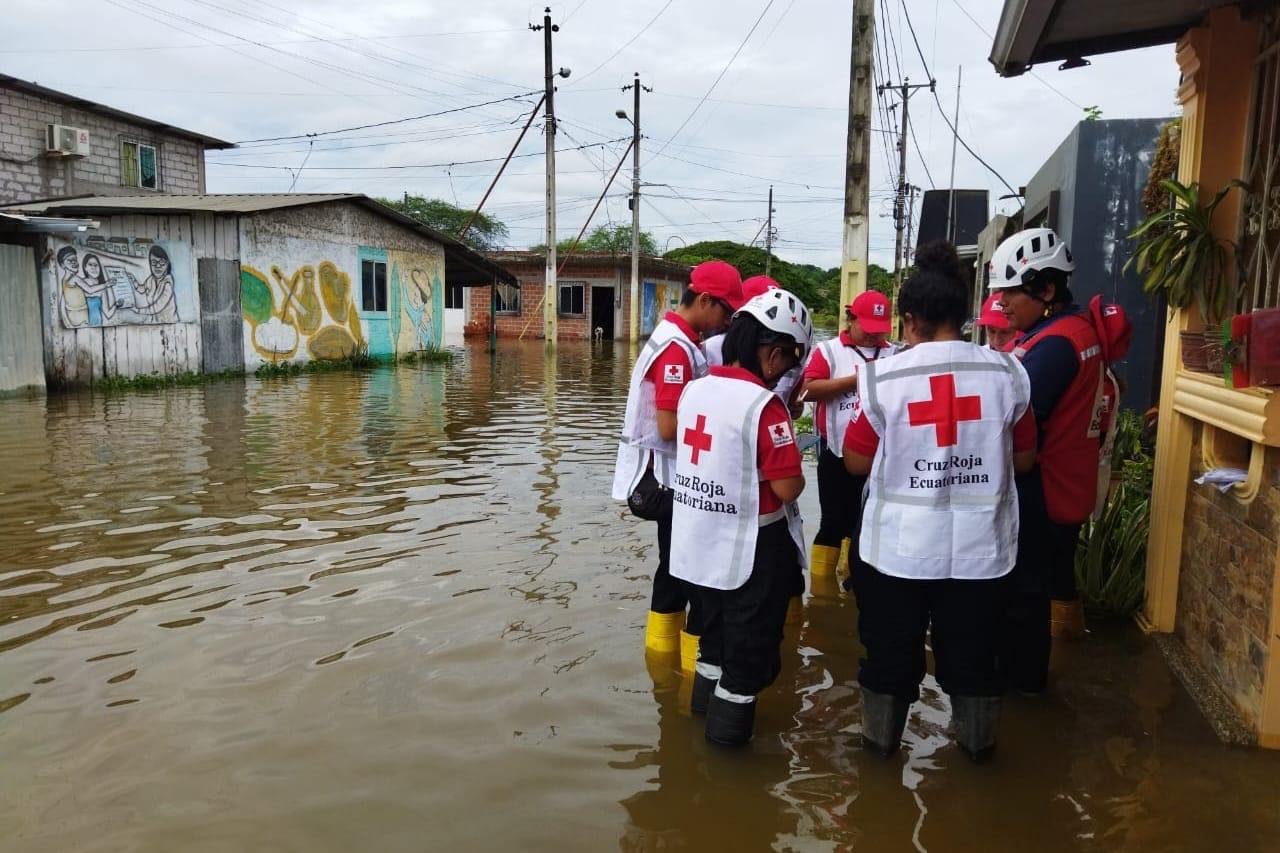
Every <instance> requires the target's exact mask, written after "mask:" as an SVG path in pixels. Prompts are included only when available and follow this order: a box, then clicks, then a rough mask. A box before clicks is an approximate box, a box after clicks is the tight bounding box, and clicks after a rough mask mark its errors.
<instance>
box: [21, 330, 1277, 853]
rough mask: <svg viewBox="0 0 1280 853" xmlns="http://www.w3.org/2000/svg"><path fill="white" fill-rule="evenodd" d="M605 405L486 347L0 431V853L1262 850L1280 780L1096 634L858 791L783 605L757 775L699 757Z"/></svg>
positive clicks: (571, 378) (825, 677)
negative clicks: (1040, 677) (660, 663)
mask: <svg viewBox="0 0 1280 853" xmlns="http://www.w3.org/2000/svg"><path fill="white" fill-rule="evenodd" d="M629 368H630V362H629V354H628V352H627V350H626V347H625V345H618V346H617V347H616V348H614V346H613V345H609V344H606V345H604V346H603V347H600V346H597V347H595V348H594V349H593V348H592V347H591V346H589V345H578V346H574V345H569V344H566V345H563V346H562V347H561V350H560V355H559V361H558V365H557V364H556V363H553V362H551V361H549V360H547V359H545V358H544V354H543V349H542V346H541V344H540V343H529V344H517V343H514V342H512V343H504V344H502V346H501V348H500V351H499V352H498V354H497V355H496V357H493V358H491V357H490V356H489V354H487V353H486V352H484V350H483V348H482V347H478V346H477V347H473V348H470V349H467V350H464V351H460V353H459V355H458V357H457V358H455V359H454V361H453V362H452V363H451V364H448V365H436V364H427V365H412V366H400V367H396V368H383V369H379V370H376V371H374V372H371V373H364V374H350V373H332V374H317V375H311V376H302V377H298V378H293V379H285V380H267V381H259V380H256V379H252V378H251V379H247V380H243V381H227V382H215V383H212V384H209V385H206V386H200V387H192V388H178V389H172V390H166V391H162V392H153V393H134V394H117V395H111V396H101V395H99V396H94V395H89V394H70V395H52V396H50V397H49V398H48V399H47V400H45V399H37V400H20V399H11V400H3V401H0V519H2V520H3V524H2V525H0V850H4V851H72V850H75V851H125V850H129V851H132V850H146V851H172V850H182V851H239V850H271V851H286V850H287V851H292V850H299V851H319V850H334V851H338V850H371V851H373V850H376V851H401V850H403V851H410V850H413V851H418V850H498V849H511V850H522V851H540V850H547V851H553V850H554V851H560V850H607V849H619V848H621V849H624V850H672V849H677V850H679V849H688V850H693V851H700V853H701V851H711V850H770V849H773V850H792V849H794V850H847V849H855V850H869V851H891V850H892V851H896V850H912V849H919V850H931V851H989V850H1036V851H1076V850H1081V851H1092V850H1161V851H1183V850H1185V851H1193V850H1222V851H1253V850H1258V851H1262V850H1275V849H1278V848H1280V797H1277V795H1276V790H1277V783H1278V782H1280V755H1277V754H1274V753H1266V752H1261V751H1249V750H1241V749H1232V748H1228V747H1225V746H1223V745H1221V744H1220V743H1219V742H1218V741H1217V740H1216V739H1215V738H1214V736H1213V734H1212V731H1211V730H1210V728H1209V726H1208V724H1207V723H1205V722H1204V721H1203V720H1202V719H1201V717H1200V716H1199V714H1198V712H1197V710H1196V709H1195V707H1194V705H1193V704H1192V702H1191V700H1190V699H1189V698H1188V696H1187V695H1186V693H1185V692H1184V691H1183V690H1182V688H1181V687H1180V686H1179V684H1178V682H1177V681H1176V680H1175V679H1174V677H1173V676H1172V674H1171V673H1170V672H1169V670H1168V668H1167V667H1166V666H1165V664H1164V662H1163V660H1162V658H1161V657H1160V655H1159V653H1158V652H1157V651H1156V649H1155V647H1154V646H1153V645H1152V644H1151V643H1150V642H1149V641H1147V640H1146V639H1145V638H1143V637H1142V636H1141V635H1140V634H1138V632H1137V631H1136V629H1134V628H1132V627H1130V626H1127V625H1126V626H1115V627H1111V628H1107V629H1104V630H1102V631H1100V632H1095V633H1094V634H1093V635H1092V636H1091V637H1090V639H1089V640H1088V641H1086V642H1085V643H1083V644H1081V645H1079V646H1077V647H1075V648H1073V649H1072V650H1071V655H1070V658H1069V659H1067V660H1065V661H1064V662H1063V669H1064V670H1065V672H1066V673H1067V675H1066V676H1065V677H1064V678H1062V679H1061V680H1060V682H1059V683H1058V685H1057V687H1056V689H1055V691H1054V692H1053V693H1052V695H1050V696H1047V697H1045V698H1042V699H1038V700H1032V699H1022V698H1014V699H1011V700H1010V701H1009V702H1008V703H1007V705H1006V711H1005V718H1004V727H1003V731H1002V737H1001V742H1000V750H999V752H998V753H997V756H996V759H995V761H994V762H993V763H992V764H991V765H989V766H985V767H975V766H973V765H971V764H970V763H969V761H968V760H967V759H965V758H964V757H963V756H962V755H961V754H960V753H959V752H958V751H957V750H956V749H955V748H954V747H953V746H952V745H951V743H950V741H949V738H948V736H947V733H946V722H947V720H948V718H949V710H948V707H947V704H946V700H945V698H944V697H943V696H941V694H939V692H938V691H937V688H936V685H935V684H934V683H933V682H932V681H931V680H930V681H929V682H928V683H927V684H926V690H925V700H924V701H923V702H922V703H921V704H918V705H916V706H915V713H914V715H913V718H912V722H911V724H910V727H909V730H908V735H907V749H906V750H905V751H904V752H903V753H902V754H901V755H900V756H898V757H897V758H894V759H891V760H889V761H882V760H880V759H878V758H875V757H873V756H872V755H870V754H868V753H864V752H862V751H861V750H860V749H858V732H859V708H858V699H857V692H856V689H855V687H854V677H855V675H856V671H857V661H858V655H859V650H858V648H857V645H856V641H855V639H854V636H853V628H854V624H855V613H854V610H853V605H852V602H851V600H850V599H849V598H848V597H847V596H846V595H844V594H843V593H839V594H835V593H834V592H830V591H821V590H818V591H811V595H810V597H809V601H808V607H807V611H806V624H805V625H804V626H803V628H802V629H800V630H799V631H798V632H795V633H793V634H791V635H789V636H788V639H787V644H786V646H785V647H784V652H783V660H784V667H783V673H782V675H781V677H780V678H779V680H778V682H777V683H776V684H775V685H774V686H773V687H772V688H770V689H769V690H768V691H766V693H765V694H763V695H762V697H761V706H760V712H759V718H758V719H757V723H756V739H755V741H754V742H753V743H752V745H751V746H750V747H748V748H747V749H745V750H743V751H740V752H723V751H720V750H716V749H712V748H710V747H709V746H708V745H707V744H706V743H705V742H704V741H703V738H702V732H701V726H700V721H693V720H691V719H690V718H689V716H688V712H687V703H688V699H687V696H686V695H684V694H683V693H682V691H681V689H680V687H681V680H680V678H679V676H678V674H677V673H673V672H671V671H669V670H662V669H654V670H653V671H650V669H649V668H647V667H646V663H645V659H644V655H643V651H642V648H643V633H644V622H645V614H646V610H647V604H648V593H649V584H650V575H649V573H650V572H651V571H652V569H653V568H654V567H655V566H656V559H657V557H656V546H655V537H654V528H653V526H652V525H651V524H648V523H642V522H638V521H636V520H634V519H633V518H631V517H630V516H629V515H628V514H626V513H625V511H624V509H623V507H622V506H620V505H617V504H615V503H613V502H612V501H610V500H609V497H608V492H609V485H610V482H611V479H612V465H613V460H614V454H615V448H616V445H615V441H616V433H617V428H618V425H619V423H620V421H621V416H622V409H623V406H624V402H625V400H624V397H625V386H626V380H627V375H628V373H629ZM806 464H807V465H808V470H809V474H810V481H811V483H810V486H811V488H810V490H809V491H808V492H807V493H806V494H805V496H804V499H803V501H802V505H803V506H804V507H805V513H806V517H807V518H808V519H809V520H810V529H809V531H808V532H809V535H810V536H812V533H813V531H814V530H815V529H816V522H817V496H816V483H814V482H813V476H812V473H813V464H812V462H808V463H806Z"/></svg>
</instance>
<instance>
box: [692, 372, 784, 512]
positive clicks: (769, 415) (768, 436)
mask: <svg viewBox="0 0 1280 853" xmlns="http://www.w3.org/2000/svg"><path fill="white" fill-rule="evenodd" d="M711 374H712V375H713V376H723V377H726V378H729V379H740V380H742V381H743V382H751V383H753V384H755V385H759V386H760V387H761V388H767V387H768V386H766V385H765V384H764V383H763V382H761V381H760V379H759V378H758V377H757V376H756V375H755V374H754V373H752V372H751V371H749V370H746V369H745V368H742V367H713V368H711ZM756 466H757V467H758V468H759V469H760V514H761V515H764V514H765V513H769V512H774V511H776V510H779V509H782V501H781V500H780V499H779V498H778V496H777V495H775V494H774V493H773V489H771V488H770V487H769V481H770V480H785V479H786V478H788V477H799V476H800V474H801V473H802V469H801V467H800V448H798V447H797V446H796V434H795V428H794V427H793V426H792V424H791V415H790V414H789V413H788V412H787V407H786V406H785V405H783V402H782V401H781V400H779V399H778V395H777V394H774V395H773V396H772V397H771V398H770V400H769V402H768V403H766V404H765V407H764V411H763V412H761V413H760V431H759V433H758V434H757V436H756Z"/></svg>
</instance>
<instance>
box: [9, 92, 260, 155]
mask: <svg viewBox="0 0 1280 853" xmlns="http://www.w3.org/2000/svg"><path fill="white" fill-rule="evenodd" d="M0 89H15V90H17V91H19V92H26V93H27V94H29V95H35V96H36V97H39V98H44V99H46V100H49V101H54V102H56V103H59V104H66V105H67V106H69V107H76V108H77V109H82V110H85V111H87V112H94V113H100V114H102V115H107V116H111V117H112V118H117V119H120V120H121V121H127V122H129V123H131V124H137V125H141V126H143V127H149V128H151V129H153V130H159V131H163V132H164V133H168V134H171V135H173V136H181V137H185V138H186V139H194V140H195V141H197V142H199V143H201V144H202V145H204V147H205V148H217V149H224V148H235V147H236V144H235V143H234V142H227V141H226V140H224V139H216V138H214V137H212V136H205V135H204V134H203V133H196V132H195V131H194V130H185V129H183V128H181V127H174V126H173V125H171V124H165V123H164V122H162V121H156V120H155V119H153V118H146V117H145V116H139V115H134V114H133V113H127V112H125V111H124V110H118V109H116V108H115V107H109V106H107V105H106V104H100V103H98V102H97V101H89V100H86V99H84V98H77V97H76V96H75V95H68V94H67V93H66V92H59V91H58V90H57V89H50V88H48V87H47V86H41V85H40V84H39V83H32V82H31V81H29V80H21V79H19V78H17V77H10V76H9V75H8V74H0Z"/></svg>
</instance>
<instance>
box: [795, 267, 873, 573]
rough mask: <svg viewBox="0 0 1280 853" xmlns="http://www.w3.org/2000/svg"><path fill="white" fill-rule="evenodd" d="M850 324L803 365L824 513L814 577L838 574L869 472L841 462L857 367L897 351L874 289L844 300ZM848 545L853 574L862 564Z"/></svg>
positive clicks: (855, 393) (815, 547) (815, 541)
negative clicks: (865, 473)
mask: <svg viewBox="0 0 1280 853" xmlns="http://www.w3.org/2000/svg"><path fill="white" fill-rule="evenodd" d="M845 321H846V324H845V328H844V329H842V330H841V331H840V334H839V335H838V336H837V337H834V338H832V339H831V340H828V341H823V342H822V343H821V344H819V345H818V346H816V347H814V348H813V354H812V355H811V356H809V361H808V363H807V364H806V365H805V368H804V399H805V400H813V401H814V402H815V403H816V404H817V406H816V408H815V411H814V418H813V420H814V425H815V426H816V428H817V430H818V435H819V436H820V437H821V441H819V443H818V505H819V506H820V507H821V510H822V517H821V520H820V521H819V523H818V533H817V535H816V536H814V538H813V553H812V556H811V558H810V560H809V571H810V572H812V573H813V576H814V578H834V576H835V572H836V565H837V564H838V563H839V561H840V552H841V547H842V545H843V544H844V542H845V540H846V539H849V540H850V541H851V543H852V540H853V537H856V536H857V530H858V508H859V506H860V505H861V500H862V489H863V487H864V486H865V485H866V482H867V481H866V477H855V476H852V475H850V474H849V473H848V472H847V471H845V469H844V465H842V464H841V461H840V460H841V454H842V452H843V441H844V431H845V428H846V427H848V426H849V420H850V419H851V418H852V417H853V412H854V410H855V409H856V408H857V405H858V372H859V369H860V368H861V367H862V366H863V365H864V364H870V363H871V362H874V361H877V360H878V359H881V358H884V357H885V356H887V355H889V354H890V353H892V352H893V348H892V347H890V346H889V344H888V343H887V342H886V340H885V338H886V336H887V335H888V334H889V328H890V304H889V300H888V298H887V297H885V296H884V295H883V294H881V293H877V292H876V291H874V290H868V291H867V292H865V293H861V294H859V295H858V297H857V298H856V299H854V300H853V301H852V302H850V303H849V304H848V305H847V306H845ZM857 561H858V559H857V553H856V549H855V548H854V547H853V545H852V544H851V545H850V547H849V569H850V576H851V577H852V576H853V574H854V572H853V568H854V566H855V565H856V564H857Z"/></svg>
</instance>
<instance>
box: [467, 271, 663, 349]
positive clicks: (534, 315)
mask: <svg viewBox="0 0 1280 853" xmlns="http://www.w3.org/2000/svg"><path fill="white" fill-rule="evenodd" d="M629 263H630V262H629V261H628V266H627V267H626V268H625V269H622V268H619V267H615V266H610V265H603V264H601V265H595V264H593V265H590V266H587V265H583V266H571V267H570V268H569V269H566V270H565V271H564V273H563V274H562V275H561V276H560V277H559V280H560V281H562V282H568V281H574V282H578V281H582V282H586V285H587V287H586V288H585V292H584V294H583V310H582V316H565V315H561V316H560V322H559V326H560V339H561V340H586V339H589V338H590V337H591V334H592V331H593V328H592V325H591V298H592V297H591V286H592V285H595V286H604V285H612V286H614V287H615V293H619V292H620V294H621V297H622V317H621V320H620V321H616V325H615V328H614V338H615V339H617V340H625V339H626V337H627V330H628V328H629V323H630V317H631V284H630V281H631V269H630V266H629ZM508 269H510V270H511V271H512V272H513V273H515V275H516V277H517V279H518V280H519V282H520V307H521V310H520V313H519V314H508V313H502V312H499V314H498V318H497V331H498V337H519V336H520V335H521V333H522V332H523V334H524V337H525V338H538V339H541V338H542V337H543V323H544V316H543V310H542V296H543V282H544V280H545V279H544V275H543V269H542V267H541V266H539V267H537V268H536V270H535V269H533V268H530V267H526V266H514V267H512V266H509V267H508ZM641 275H642V277H643V278H644V279H645V280H648V281H654V280H657V281H661V282H669V281H675V280H676V279H674V278H673V277H672V276H670V275H648V274H645V273H643V272H642V274H641ZM491 290H492V288H490V287H473V288H470V301H469V303H468V306H467V326H468V327H469V328H470V329H471V331H470V332H469V334H473V335H481V336H483V335H488V334H489V306H490V305H491V304H492V303H491V301H490V300H491V293H490V291H491Z"/></svg>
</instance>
